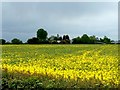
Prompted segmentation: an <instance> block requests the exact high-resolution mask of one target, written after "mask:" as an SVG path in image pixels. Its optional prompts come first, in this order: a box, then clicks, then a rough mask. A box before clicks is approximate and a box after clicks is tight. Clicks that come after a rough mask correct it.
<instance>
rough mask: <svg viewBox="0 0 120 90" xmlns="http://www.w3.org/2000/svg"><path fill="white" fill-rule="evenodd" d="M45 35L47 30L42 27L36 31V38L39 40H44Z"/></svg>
mask: <svg viewBox="0 0 120 90" xmlns="http://www.w3.org/2000/svg"><path fill="white" fill-rule="evenodd" d="M47 35H48V33H47V31H45V30H44V29H42V28H41V29H38V31H37V38H38V39H39V40H41V41H44V40H46V38H47Z"/></svg>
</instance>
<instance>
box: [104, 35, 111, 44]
mask: <svg viewBox="0 0 120 90" xmlns="http://www.w3.org/2000/svg"><path fill="white" fill-rule="evenodd" d="M103 42H104V43H106V44H110V43H111V40H110V39H109V38H108V37H107V36H104V38H103Z"/></svg>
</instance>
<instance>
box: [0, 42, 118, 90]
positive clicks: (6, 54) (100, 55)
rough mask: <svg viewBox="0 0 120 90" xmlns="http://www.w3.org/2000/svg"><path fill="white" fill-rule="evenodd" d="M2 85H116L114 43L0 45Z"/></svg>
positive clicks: (116, 86) (116, 47)
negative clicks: (0, 53) (0, 51)
mask: <svg viewBox="0 0 120 90" xmlns="http://www.w3.org/2000/svg"><path fill="white" fill-rule="evenodd" d="M0 47H2V88H3V89H6V88H10V89H17V88H24V89H25V90H26V89H27V90H28V89H29V90H30V89H38V88H39V89H40V88H41V89H42V88H106V89H109V88H118V87H120V83H119V81H120V78H119V73H118V71H119V70H118V69H119V59H118V56H119V55H118V45H107V44H105V45H85V44H80V45H1V46H0Z"/></svg>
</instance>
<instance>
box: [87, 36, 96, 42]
mask: <svg viewBox="0 0 120 90" xmlns="http://www.w3.org/2000/svg"><path fill="white" fill-rule="evenodd" d="M89 38H90V43H91V44H94V43H97V39H96V37H95V35H93V36H90V37H89Z"/></svg>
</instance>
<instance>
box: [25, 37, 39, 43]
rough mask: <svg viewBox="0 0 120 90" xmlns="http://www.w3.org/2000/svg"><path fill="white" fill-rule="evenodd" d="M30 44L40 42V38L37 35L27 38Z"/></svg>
mask: <svg viewBox="0 0 120 90" xmlns="http://www.w3.org/2000/svg"><path fill="white" fill-rule="evenodd" d="M27 43H28V44H38V43H39V39H38V38H36V37H33V38H30V39H28V40H27Z"/></svg>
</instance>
